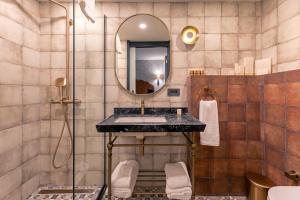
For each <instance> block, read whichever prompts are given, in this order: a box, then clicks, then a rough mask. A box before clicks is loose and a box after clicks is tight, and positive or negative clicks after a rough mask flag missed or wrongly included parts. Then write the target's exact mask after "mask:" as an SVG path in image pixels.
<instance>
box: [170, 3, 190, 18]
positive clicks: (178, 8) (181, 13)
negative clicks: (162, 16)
mask: <svg viewBox="0 0 300 200" xmlns="http://www.w3.org/2000/svg"><path fill="white" fill-rule="evenodd" d="M187 13H188V8H187V4H186V3H171V18H173V17H186V16H187Z"/></svg>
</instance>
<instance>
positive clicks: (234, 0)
mask: <svg viewBox="0 0 300 200" xmlns="http://www.w3.org/2000/svg"><path fill="white" fill-rule="evenodd" d="M38 1H48V0H38ZM57 1H58V2H73V0H57ZM77 1H78V0H75V2H77ZM96 1H97V2H141V3H143V2H259V1H261V0H96Z"/></svg>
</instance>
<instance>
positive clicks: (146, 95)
mask: <svg viewBox="0 0 300 200" xmlns="http://www.w3.org/2000/svg"><path fill="white" fill-rule="evenodd" d="M139 15H147V16H151V17H154V18H155V19H157V20H159V21H160V22H161V23H162V24H163V25H164V26H165V28H166V30H167V31H168V35H169V39H170V56H169V57H170V58H169V63H170V64H169V66H170V71H169V76H168V78H167V79H166V81H165V85H164V86H163V87H161V88H160V89H158V90H157V91H155V92H153V93H150V94H134V93H132V92H130V91H129V90H127V89H126V88H125V87H124V86H123V85H122V84H121V82H120V80H119V78H118V75H117V70H116V68H117V66H116V64H117V63H116V54H117V42H116V41H117V35H118V32H119V30H120V28H121V27H122V25H123V24H124V23H125V22H126V21H127V20H128V19H130V18H133V17H136V16H139ZM113 53H114V71H115V77H116V79H117V81H118V86H119V88H121V89H122V90H124V91H125V92H126V93H128V94H130V95H132V96H135V97H142V98H143V99H144V98H147V97H153V96H154V95H156V94H158V93H159V92H161V91H162V90H163V89H165V88H166V86H167V85H169V82H170V80H171V76H172V61H171V60H172V59H171V58H172V40H171V34H170V30H169V28H168V26H167V25H166V24H165V23H164V22H163V21H162V20H161V19H160V18H158V17H156V16H154V15H150V14H143V13H140V14H135V15H132V16H130V17H127V18H126V19H124V20H123V21H122V23H121V24H120V25H119V27H118V29H117V31H116V33H115V36H114V51H113Z"/></svg>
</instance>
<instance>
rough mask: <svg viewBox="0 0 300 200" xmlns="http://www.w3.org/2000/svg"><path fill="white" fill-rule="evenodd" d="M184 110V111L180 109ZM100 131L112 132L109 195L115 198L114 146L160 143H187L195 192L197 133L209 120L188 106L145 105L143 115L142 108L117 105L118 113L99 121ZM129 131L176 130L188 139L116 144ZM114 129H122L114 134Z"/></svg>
mask: <svg viewBox="0 0 300 200" xmlns="http://www.w3.org/2000/svg"><path fill="white" fill-rule="evenodd" d="M179 110H181V112H179V114H178V111H179ZM96 128H97V131H98V132H99V133H104V132H107V133H108V145H107V150H108V199H111V194H112V193H111V174H112V150H113V148H118V147H132V146H136V147H147V146H152V147H158V146H178V147H179V146H187V148H188V149H189V152H190V156H188V157H189V158H190V160H189V165H190V166H189V174H190V177H191V179H192V191H193V196H194V191H195V189H194V186H195V179H194V166H195V147H196V144H195V134H196V133H199V132H201V131H203V130H204V129H205V124H203V123H202V122H200V121H199V120H198V119H196V118H194V117H192V116H190V115H189V114H188V109H187V108H144V114H143V115H141V109H140V108H115V109H114V113H113V114H112V115H111V116H110V117H108V118H107V119H105V120H103V121H102V122H100V123H99V124H97V125H96ZM127 132H136V133H137V134H139V133H141V134H142V133H143V132H176V133H178V134H182V135H183V136H184V138H185V139H186V140H187V142H186V143H184V142H183V143H181V144H177V143H176V144H172V143H167V144H162V143H159V144H148V143H147V144H146V143H144V142H143V143H138V144H136V143H134V144H120V143H118V144H116V140H117V138H118V137H120V136H122V134H124V135H125V134H126V133H127ZM113 133H118V134H117V135H113Z"/></svg>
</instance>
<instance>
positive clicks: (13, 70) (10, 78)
mask: <svg viewBox="0 0 300 200" xmlns="http://www.w3.org/2000/svg"><path fill="white" fill-rule="evenodd" d="M21 83H22V67H21V66H20V65H15V64H10V63H6V62H0V84H17V85H18V84H21Z"/></svg>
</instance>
